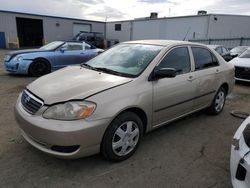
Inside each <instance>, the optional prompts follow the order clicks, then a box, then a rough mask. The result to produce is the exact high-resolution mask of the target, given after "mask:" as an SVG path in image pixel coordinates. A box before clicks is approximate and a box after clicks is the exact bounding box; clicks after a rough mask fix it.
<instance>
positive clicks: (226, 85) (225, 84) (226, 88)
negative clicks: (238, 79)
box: [220, 82, 229, 94]
mask: <svg viewBox="0 0 250 188" xmlns="http://www.w3.org/2000/svg"><path fill="white" fill-rule="evenodd" d="M221 87H222V88H224V89H225V91H226V94H228V91H229V84H228V83H226V82H224V83H223V84H221V86H220V88H221Z"/></svg>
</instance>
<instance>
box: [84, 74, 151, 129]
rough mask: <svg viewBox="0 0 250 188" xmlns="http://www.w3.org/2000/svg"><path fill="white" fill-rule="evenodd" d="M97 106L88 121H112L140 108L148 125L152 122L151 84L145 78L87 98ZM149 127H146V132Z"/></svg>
mask: <svg viewBox="0 0 250 188" xmlns="http://www.w3.org/2000/svg"><path fill="white" fill-rule="evenodd" d="M86 100H88V101H93V102H95V103H96V104H97V108H96V110H95V112H94V114H93V115H92V116H91V117H90V118H89V120H97V119H104V118H111V119H114V118H115V117H116V116H117V115H118V114H120V113H121V112H123V111H125V110H127V109H129V108H140V109H141V110H143V111H144V112H145V113H146V116H147V122H148V125H150V124H151V121H152V117H151V116H152V82H148V81H147V79H146V78H144V79H138V80H136V79H135V80H133V81H131V82H129V83H127V84H124V85H121V86H117V87H115V88H112V89H109V90H106V91H104V92H101V93H99V94H96V95H94V96H92V97H89V98H87V99H86ZM148 130H150V126H148V127H147V131H148Z"/></svg>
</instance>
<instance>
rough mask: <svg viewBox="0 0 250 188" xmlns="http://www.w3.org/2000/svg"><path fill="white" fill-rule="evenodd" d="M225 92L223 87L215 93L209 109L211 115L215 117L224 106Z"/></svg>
mask: <svg viewBox="0 0 250 188" xmlns="http://www.w3.org/2000/svg"><path fill="white" fill-rule="evenodd" d="M226 95H227V93H226V91H225V89H224V88H223V87H221V88H220V89H219V90H218V92H217V93H216V95H215V97H214V99H213V102H212V104H211V106H210V107H209V111H210V113H211V114H214V115H217V114H219V113H220V112H221V111H222V110H223V108H224V106H225V101H226Z"/></svg>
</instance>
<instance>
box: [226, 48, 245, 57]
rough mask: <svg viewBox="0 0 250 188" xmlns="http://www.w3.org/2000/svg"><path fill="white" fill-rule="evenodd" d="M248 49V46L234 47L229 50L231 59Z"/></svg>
mask: <svg viewBox="0 0 250 188" xmlns="http://www.w3.org/2000/svg"><path fill="white" fill-rule="evenodd" d="M248 48H249V46H237V47H234V48H233V49H232V50H230V55H231V56H232V58H235V57H237V56H239V55H240V54H242V53H243V52H244V51H246V50H247V49H248Z"/></svg>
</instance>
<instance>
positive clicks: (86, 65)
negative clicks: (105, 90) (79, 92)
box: [81, 63, 97, 70]
mask: <svg viewBox="0 0 250 188" xmlns="http://www.w3.org/2000/svg"><path fill="white" fill-rule="evenodd" d="M81 67H86V68H88V69H91V70H97V69H96V68H95V67H92V66H91V65H89V64H86V63H82V64H81Z"/></svg>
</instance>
